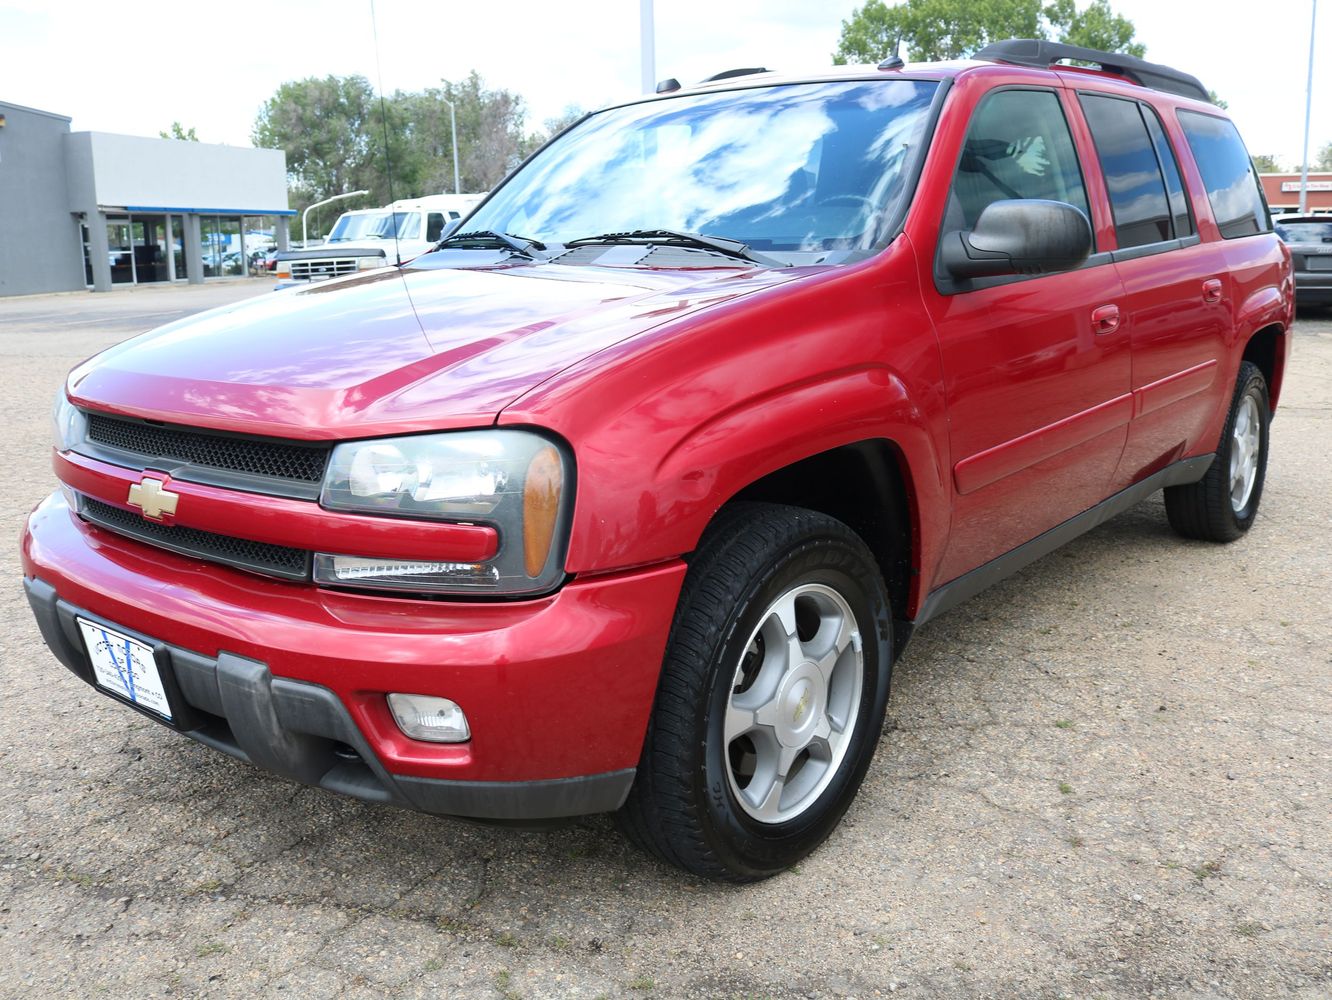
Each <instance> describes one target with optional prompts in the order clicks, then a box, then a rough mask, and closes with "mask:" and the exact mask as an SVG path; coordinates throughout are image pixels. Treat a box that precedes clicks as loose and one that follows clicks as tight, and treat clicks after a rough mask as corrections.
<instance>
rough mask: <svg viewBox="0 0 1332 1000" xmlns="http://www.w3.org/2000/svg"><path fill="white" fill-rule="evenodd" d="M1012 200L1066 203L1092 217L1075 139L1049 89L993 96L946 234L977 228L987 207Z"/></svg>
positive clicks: (971, 145) (980, 119)
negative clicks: (1034, 199)
mask: <svg viewBox="0 0 1332 1000" xmlns="http://www.w3.org/2000/svg"><path fill="white" fill-rule="evenodd" d="M1008 198H1043V199H1046V200H1049V201H1063V202H1067V203H1068V204H1070V205H1072V206H1074V207H1075V208H1080V209H1081V210H1082V211H1083V213H1084V214H1086V215H1088V216H1090V212H1089V211H1088V208H1087V192H1086V189H1085V188H1084V187H1083V184H1082V171H1081V170H1080V169H1079V167H1078V156H1077V152H1076V151H1075V150H1074V147H1073V137H1072V135H1070V133H1069V131H1068V122H1067V121H1065V119H1064V111H1063V108H1062V107H1061V106H1060V103H1059V98H1058V97H1056V96H1055V94H1054V92H1053V91H1048V90H1000V91H995V92H994V93H992V94H987V95H986V96H985V98H984V99H983V100H982V101H981V104H980V106H979V107H978V108H977V109H976V113H975V115H974V116H973V117H972V119H971V124H970V126H968V128H967V138H966V142H965V143H964V144H963V146H962V158H961V160H960V161H959V162H958V165H957V176H956V177H955V178H954V179H953V191H952V194H951V195H950V196H949V198H948V212H947V215H946V216H945V217H944V231H945V232H951V231H953V230H959V229H973V228H975V225H976V220H977V219H979V218H980V214H981V212H982V211H983V210H984V209H985V207H986V206H987V205H989V204H990V203H991V202H994V201H1001V200H1004V199H1008Z"/></svg>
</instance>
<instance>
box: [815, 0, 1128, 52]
mask: <svg viewBox="0 0 1332 1000" xmlns="http://www.w3.org/2000/svg"><path fill="white" fill-rule="evenodd" d="M1133 32H1134V28H1133V22H1132V21H1130V20H1128V19H1127V18H1125V17H1122V16H1120V15H1118V14H1115V13H1114V12H1113V11H1112V10H1111V8H1110V4H1109V2H1108V0H1093V2H1092V4H1091V5H1090V6H1089V7H1088V8H1087V9H1086V10H1083V11H1081V12H1079V11H1078V9H1077V7H1076V6H1075V4H1074V2H1073V0H1053V2H1051V3H1049V4H1045V5H1043V4H1042V3H1041V0H903V2H902V3H899V4H897V5H896V6H893V7H889V6H887V5H886V4H885V3H884V2H883V0H865V4H864V6H862V7H859V8H857V9H856V10H854V11H852V12H851V17H850V19H849V20H846V21H843V22H842V36H841V39H840V41H839V42H838V45H837V51H836V52H835V53H834V54H833V62H835V63H838V64H842V63H847V62H864V63H877V62H879V61H880V60H882V59H884V58H885V57H887V56H889V55H892V54H894V53H896V52H898V51H899V50H900V49H901V47H902V46H903V45H905V46H906V48H907V54H908V56H909V58H911V59H912V60H916V61H932V60H939V59H958V58H962V57H964V56H969V55H972V54H973V53H974V52H976V50H977V49H980V48H983V47H984V46H985V45H987V44H989V43H990V42H995V41H1000V40H1002V39H1005V38H1050V37H1052V36H1053V37H1054V38H1056V39H1057V40H1059V41H1061V42H1068V43H1069V44H1072V45H1084V46H1087V47H1090V48H1098V49H1102V50H1105V51H1110V52H1126V53H1128V54H1130V55H1135V56H1141V55H1142V54H1143V53H1144V52H1145V51H1146V47H1145V46H1144V45H1142V44H1141V43H1138V42H1135V41H1133Z"/></svg>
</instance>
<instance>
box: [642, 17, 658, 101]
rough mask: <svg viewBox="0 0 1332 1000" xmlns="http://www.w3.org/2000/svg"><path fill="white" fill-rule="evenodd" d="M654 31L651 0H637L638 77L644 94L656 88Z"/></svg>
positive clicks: (655, 43)
mask: <svg viewBox="0 0 1332 1000" xmlns="http://www.w3.org/2000/svg"><path fill="white" fill-rule="evenodd" d="M654 33H655V25H654V24H653V18H652V0H638V45H639V49H640V51H641V53H642V55H641V63H640V65H641V68H642V76H641V77H640V79H641V81H642V84H643V93H645V94H651V93H653V92H655V91H656V89H657V40H656V38H655V34H654Z"/></svg>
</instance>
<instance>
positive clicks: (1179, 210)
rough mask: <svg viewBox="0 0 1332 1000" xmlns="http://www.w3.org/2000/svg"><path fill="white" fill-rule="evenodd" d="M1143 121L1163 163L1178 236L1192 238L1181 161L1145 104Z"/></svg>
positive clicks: (1142, 107)
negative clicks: (1180, 171)
mask: <svg viewBox="0 0 1332 1000" xmlns="http://www.w3.org/2000/svg"><path fill="white" fill-rule="evenodd" d="M1138 109H1139V110H1140V111H1141V112H1142V119H1143V121H1145V122H1146V123H1147V131H1148V132H1150V133H1151V136H1152V145H1153V146H1155V147H1156V158H1157V159H1158V160H1160V161H1161V170H1162V172H1163V173H1164V174H1165V181H1166V192H1167V193H1168V194H1169V195H1170V214H1171V215H1172V216H1173V217H1174V220H1175V235H1176V236H1191V235H1193V233H1194V228H1193V216H1191V215H1190V214H1189V199H1188V198H1187V197H1185V195H1184V181H1183V179H1182V178H1181V177H1180V174H1179V160H1177V159H1176V158H1175V150H1174V149H1173V148H1172V147H1171V145H1170V140H1169V139H1167V138H1166V134H1165V129H1163V128H1162V127H1161V119H1159V118H1157V117H1156V112H1155V111H1153V110H1152V109H1151V108H1149V107H1147V106H1146V105H1145V104H1140V105H1138Z"/></svg>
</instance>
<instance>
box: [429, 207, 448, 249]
mask: <svg viewBox="0 0 1332 1000" xmlns="http://www.w3.org/2000/svg"><path fill="white" fill-rule="evenodd" d="M443 233H444V215H443V214H442V213H440V212H431V213H430V215H429V216H428V217H427V223H426V239H427V240H429V241H430V242H431V243H434V242H435V241H436V240H438V239H440V238H441V237H442V235H443Z"/></svg>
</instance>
